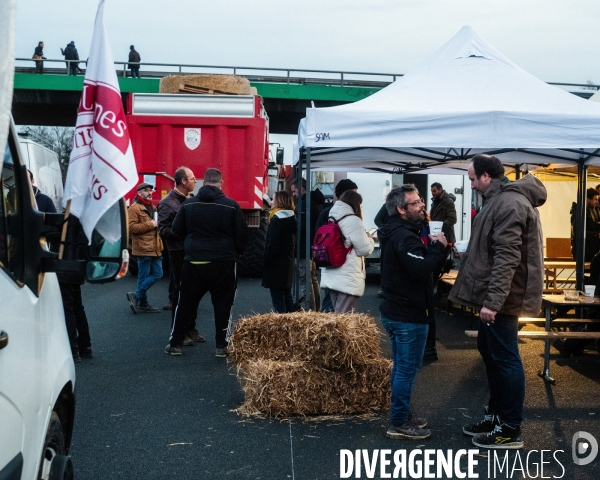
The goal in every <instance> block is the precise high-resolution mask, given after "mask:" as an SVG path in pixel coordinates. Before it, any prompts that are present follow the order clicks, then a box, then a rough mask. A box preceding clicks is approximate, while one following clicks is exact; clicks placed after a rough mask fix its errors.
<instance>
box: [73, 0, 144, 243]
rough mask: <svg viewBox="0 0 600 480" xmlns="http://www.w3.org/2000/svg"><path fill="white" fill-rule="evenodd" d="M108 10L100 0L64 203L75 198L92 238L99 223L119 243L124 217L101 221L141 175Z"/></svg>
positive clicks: (75, 206) (102, 231)
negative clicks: (109, 35) (106, 17)
mask: <svg viewBox="0 0 600 480" xmlns="http://www.w3.org/2000/svg"><path fill="white" fill-rule="evenodd" d="M103 13H104V0H100V3H99V5H98V12H97V13H96V22H95V25H94V36H93V37H92V46H91V48H90V56H89V59H88V63H87V68H86V72H85V79H84V82H83V92H82V94H81V101H80V102H79V109H78V111H77V125H76V126H75V136H74V137H73V150H72V151H71V158H70V160H69V169H68V170H67V180H66V182H65V192H64V197H63V206H66V203H67V201H68V200H71V213H72V214H73V215H75V216H76V217H78V218H79V220H80V221H81V225H82V226H83V230H84V231H85V234H86V235H87V238H88V239H89V240H90V241H91V238H92V232H93V230H94V227H96V228H97V229H98V232H99V233H100V234H101V235H102V236H103V237H104V238H106V240H108V241H109V242H116V241H117V240H118V239H119V238H120V234H121V226H120V224H119V222H104V221H103V222H101V223H100V224H98V220H99V219H100V217H102V215H103V214H104V213H105V212H106V211H107V210H108V209H109V208H110V207H111V206H113V205H114V204H115V203H116V202H117V201H118V200H119V199H120V198H122V197H123V196H124V195H125V194H126V193H127V192H129V191H130V190H131V189H132V188H133V187H135V185H136V184H137V180H138V175H137V170H136V167H135V160H134V158H133V150H132V149H131V141H130V140H129V130H128V128H127V122H126V121H125V112H124V111H123V103H122V101H121V92H120V90H119V83H118V81H117V74H116V73H115V66H114V62H113V56H112V52H111V50H110V45H109V43H108V38H107V35H106V30H105V29H104V21H103Z"/></svg>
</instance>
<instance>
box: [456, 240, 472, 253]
mask: <svg viewBox="0 0 600 480" xmlns="http://www.w3.org/2000/svg"><path fill="white" fill-rule="evenodd" d="M468 246H469V241H468V240H459V241H458V242H455V243H454V248H456V251H457V252H458V253H465V252H466V251H467V247H468Z"/></svg>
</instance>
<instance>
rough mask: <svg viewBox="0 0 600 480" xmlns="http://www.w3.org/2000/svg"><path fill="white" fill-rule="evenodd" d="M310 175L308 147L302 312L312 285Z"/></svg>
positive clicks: (308, 150) (309, 300)
mask: <svg viewBox="0 0 600 480" xmlns="http://www.w3.org/2000/svg"><path fill="white" fill-rule="evenodd" d="M310 177H311V175H310V147H308V148H307V149H306V231H305V233H306V245H305V249H304V255H305V260H306V275H305V277H304V280H305V281H306V285H305V287H306V300H305V302H304V310H310V302H311V300H312V299H311V288H310V287H311V284H312V275H311V261H310V247H311V242H312V237H311V235H310V224H311V222H312V219H311V218H310V211H311V198H310V197H311V195H310V193H311V185H310V183H311V182H310V180H311V178H310Z"/></svg>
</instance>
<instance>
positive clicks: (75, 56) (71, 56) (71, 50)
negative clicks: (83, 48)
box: [60, 41, 79, 75]
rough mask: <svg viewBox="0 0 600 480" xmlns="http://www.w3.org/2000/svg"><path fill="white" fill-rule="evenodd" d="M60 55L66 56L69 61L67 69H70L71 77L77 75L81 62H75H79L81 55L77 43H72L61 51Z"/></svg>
mask: <svg viewBox="0 0 600 480" xmlns="http://www.w3.org/2000/svg"><path fill="white" fill-rule="evenodd" d="M60 53H62V54H63V55H64V56H65V60H71V61H70V62H69V61H67V62H66V63H67V68H68V69H69V75H77V70H78V69H79V62H74V61H73V60H79V53H78V52H77V49H76V48H75V42H73V41H70V42H69V43H68V44H67V46H66V47H65V48H61V49H60Z"/></svg>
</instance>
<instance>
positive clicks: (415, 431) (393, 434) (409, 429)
mask: <svg viewBox="0 0 600 480" xmlns="http://www.w3.org/2000/svg"><path fill="white" fill-rule="evenodd" d="M385 436H386V437H388V438H393V439H394V440H400V439H407V440H423V439H424V438H428V437H429V436H431V430H429V429H427V428H417V427H416V426H415V425H411V424H410V423H409V422H406V423H405V424H404V425H402V426H401V427H397V426H395V425H390V426H389V427H388V429H387V432H386V434H385Z"/></svg>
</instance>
